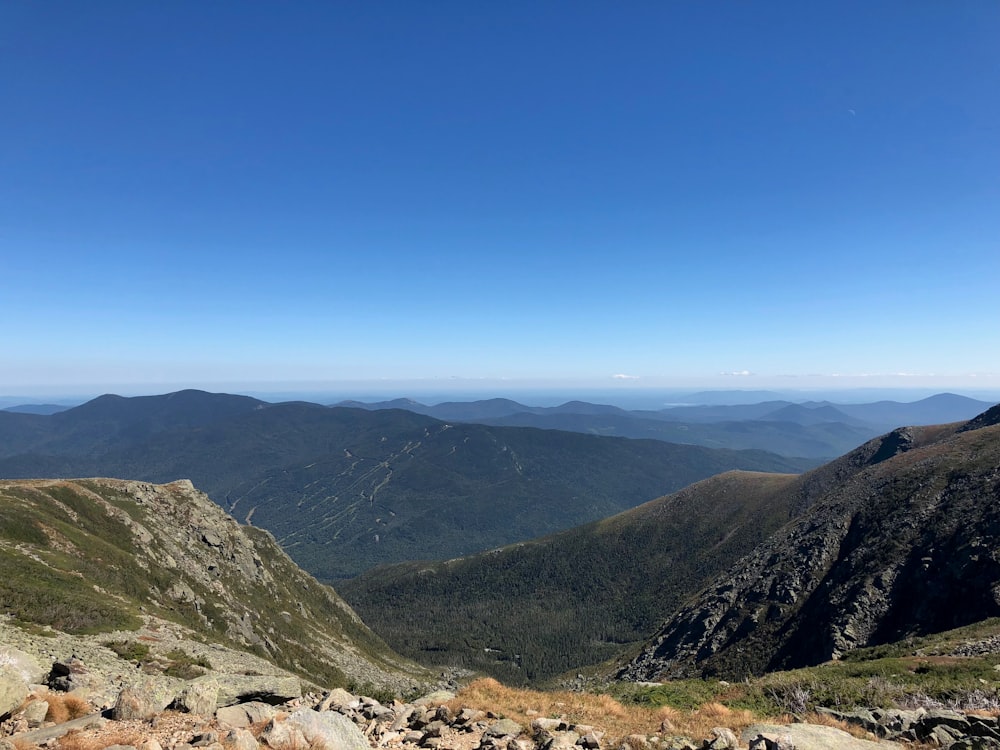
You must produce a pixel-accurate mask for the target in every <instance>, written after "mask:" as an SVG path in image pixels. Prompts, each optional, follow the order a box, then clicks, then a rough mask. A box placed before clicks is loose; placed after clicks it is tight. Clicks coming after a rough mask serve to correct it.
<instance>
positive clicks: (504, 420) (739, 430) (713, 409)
mask: <svg viewBox="0 0 1000 750" xmlns="http://www.w3.org/2000/svg"><path fill="white" fill-rule="evenodd" d="M763 395H770V394H766V393H765V394H763ZM340 405H342V406H351V407H354V408H363V409H370V410H380V409H405V410H407V411H412V412H414V413H417V414H424V415H426V416H431V417H434V418H436V419H443V420H452V421H459V422H476V423H480V424H490V425H496V426H519V427H538V428H541V429H555V430H569V431H571V432H583V433H588V434H593V435H604V436H618V437H629V438H648V439H653V440H665V441H668V442H674V443H685V444H691V445H703V446H706V447H712V448H731V449H736V450H739V449H747V448H757V449H761V450H768V451H773V452H775V453H780V454H782V455H786V456H807V457H811V458H818V459H830V458H834V457H836V456H839V455H842V454H843V453H846V452H847V451H849V450H851V449H853V448H856V447H857V446H858V445H860V444H861V443H863V442H865V441H866V440H869V439H871V438H872V437H875V436H876V435H879V434H881V433H883V432H886V431H888V430H890V429H892V428H894V427H896V426H898V425H901V424H911V425H918V424H940V423H944V422H954V421H958V420H963V419H970V418H972V417H974V416H975V415H976V414H979V413H980V412H982V411H984V410H985V409H987V408H989V407H990V406H991V404H990V403H989V402H985V401H977V400H975V399H971V398H967V397H965V396H958V395H955V394H952V393H941V394H937V395H935V396H930V397H928V398H925V399H921V400H919V401H914V402H911V403H901V402H896V401H879V402H874V403H867V404H833V403H831V402H829V401H818V402H805V403H793V402H790V401H783V400H765V401H760V402H756V403H739V404H702V405H677V406H673V407H669V408H664V409H659V410H625V409H621V408H619V407H617V406H610V405H606V404H591V403H586V402H582V401H570V402H567V403H565V404H562V405H560V406H555V407H537V406H526V405H524V404H520V403H518V402H516V401H511V400H510V399H488V400H484V401H471V402H445V403H441V404H437V405H433V406H428V405H426V404H422V403H419V402H417V401H414V400H412V399H395V400H392V401H382V402H374V403H367V404H366V403H362V402H358V401H349V402H342V403H341V404H340Z"/></svg>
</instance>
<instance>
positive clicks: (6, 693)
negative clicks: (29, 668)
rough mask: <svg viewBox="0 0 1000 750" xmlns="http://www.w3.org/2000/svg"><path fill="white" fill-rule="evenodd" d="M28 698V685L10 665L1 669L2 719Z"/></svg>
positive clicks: (0, 699) (0, 704)
mask: <svg viewBox="0 0 1000 750" xmlns="http://www.w3.org/2000/svg"><path fill="white" fill-rule="evenodd" d="M27 697H28V683H27V682H25V680H24V677H22V676H21V672H20V671H19V670H17V669H15V668H14V667H12V666H10V665H6V666H2V667H0V717H2V716H6V715H7V714H9V713H10V712H11V711H13V710H14V709H15V708H17V707H18V706H20V705H21V703H22V702H23V701H24V699H25V698H27Z"/></svg>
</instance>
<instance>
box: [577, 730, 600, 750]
mask: <svg viewBox="0 0 1000 750" xmlns="http://www.w3.org/2000/svg"><path fill="white" fill-rule="evenodd" d="M576 744H577V745H579V746H580V747H583V748H586V750H597V748H599V747H600V746H601V738H600V737H598V735H597V733H596V732H593V731H590V732H587V733H586V734H585V735H583V736H582V737H581V738H580V739H578V740H577V741H576Z"/></svg>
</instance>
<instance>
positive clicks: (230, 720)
mask: <svg viewBox="0 0 1000 750" xmlns="http://www.w3.org/2000/svg"><path fill="white" fill-rule="evenodd" d="M277 713H278V712H277V710H276V709H275V708H274V706H271V705H270V704H267V703H261V702H260V701H250V702H249V703H241V704H239V705H238V706H223V707H222V708H220V709H219V710H217V711H216V712H215V718H216V719H218V720H219V721H220V722H222V723H223V724H226V725H227V726H230V727H233V728H242V729H245V728H247V727H249V726H250V725H252V724H259V723H261V722H264V721H270V720H271V719H273V718H274V717H275V715H276V714H277Z"/></svg>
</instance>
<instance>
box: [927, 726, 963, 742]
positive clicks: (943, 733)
mask: <svg viewBox="0 0 1000 750" xmlns="http://www.w3.org/2000/svg"><path fill="white" fill-rule="evenodd" d="M962 738H963V735H962V733H961V732H960V731H958V730H957V729H955V728H953V727H949V726H947V725H945V724H939V725H938V726H936V727H933V728H932V729H931V730H930V732H929V733H928V734H927V735H925V737H924V739H925V740H929V741H931V742H933V743H934V744H935V745H939V746H941V747H951V745H952V743H953V742H956V741H957V740H960V739H962Z"/></svg>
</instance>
